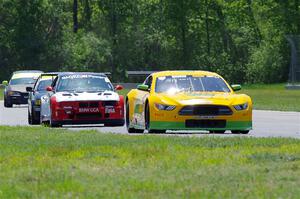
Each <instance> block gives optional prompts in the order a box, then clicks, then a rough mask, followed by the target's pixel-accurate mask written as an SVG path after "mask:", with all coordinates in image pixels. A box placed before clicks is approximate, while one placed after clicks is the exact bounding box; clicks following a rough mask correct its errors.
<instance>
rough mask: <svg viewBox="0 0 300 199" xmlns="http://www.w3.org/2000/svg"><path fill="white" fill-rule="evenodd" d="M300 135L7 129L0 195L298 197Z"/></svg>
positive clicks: (2, 138) (1, 135)
mask: <svg viewBox="0 0 300 199" xmlns="http://www.w3.org/2000/svg"><path fill="white" fill-rule="evenodd" d="M299 151H300V140H297V139H283V138H265V139H262V138H260V139H258V138H241V137H231V138H221V137H212V136H204V137H202V138H196V137H190V138H187V137H185V138H183V137H163V136H155V135H141V136H129V135H114V134H102V133H99V132H96V131H80V132H76V131H68V130H62V129H60V130H53V129H49V128H42V127H36V128H30V127H0V198H101V197H106V198H298V197H299V195H300V189H299V184H300V153H299Z"/></svg>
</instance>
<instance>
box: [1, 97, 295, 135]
mask: <svg viewBox="0 0 300 199" xmlns="http://www.w3.org/2000/svg"><path fill="white" fill-rule="evenodd" d="M0 125H8V126H18V125H20V126H27V125H28V123H27V106H26V105H20V106H16V105H15V106H14V107H13V108H4V106H3V101H0ZM64 128H65V127H64ZM66 128H68V129H71V130H85V129H96V130H99V131H101V132H111V133H119V134H126V133H127V131H126V128H125V127H102V126H67V127H66ZM206 134H207V132H197V131H193V132H182V131H181V132H168V133H167V135H176V136H203V135H206ZM220 136H236V135H231V134H230V133H229V132H228V134H227V133H226V135H220ZM240 136H245V137H246V136H247V137H293V138H300V112H280V111H261V110H254V111H253V130H252V131H250V133H249V134H248V135H240Z"/></svg>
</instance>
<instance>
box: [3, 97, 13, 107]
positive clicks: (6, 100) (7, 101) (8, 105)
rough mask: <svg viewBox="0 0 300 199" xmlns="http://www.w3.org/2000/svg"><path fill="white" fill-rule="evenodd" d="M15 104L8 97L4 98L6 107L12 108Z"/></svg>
mask: <svg viewBox="0 0 300 199" xmlns="http://www.w3.org/2000/svg"><path fill="white" fill-rule="evenodd" d="M12 106H13V104H12V103H11V102H10V101H9V100H8V99H6V98H4V107H5V108H11V107H12Z"/></svg>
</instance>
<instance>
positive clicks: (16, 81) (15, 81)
mask: <svg viewBox="0 0 300 199" xmlns="http://www.w3.org/2000/svg"><path fill="white" fill-rule="evenodd" d="M35 81H36V79H35V78H32V77H31V78H29V77H26V78H16V79H11V80H10V82H9V84H10V85H19V84H34V83H35Z"/></svg>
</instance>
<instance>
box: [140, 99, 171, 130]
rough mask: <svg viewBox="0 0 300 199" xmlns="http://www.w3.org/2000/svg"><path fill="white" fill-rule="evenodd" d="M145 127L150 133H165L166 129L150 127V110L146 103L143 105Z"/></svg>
mask: <svg viewBox="0 0 300 199" xmlns="http://www.w3.org/2000/svg"><path fill="white" fill-rule="evenodd" d="M145 128H146V130H148V133H152V134H156V133H166V130H158V129H150V110H149V105H148V104H146V107H145Z"/></svg>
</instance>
